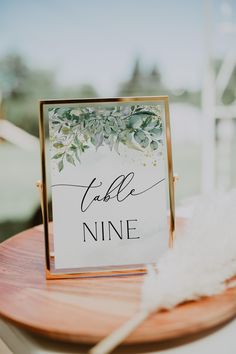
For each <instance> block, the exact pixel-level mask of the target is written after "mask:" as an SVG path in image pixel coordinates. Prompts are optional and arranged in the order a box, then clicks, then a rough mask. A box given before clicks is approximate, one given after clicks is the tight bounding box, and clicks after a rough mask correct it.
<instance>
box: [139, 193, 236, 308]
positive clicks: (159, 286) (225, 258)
mask: <svg viewBox="0 0 236 354" xmlns="http://www.w3.org/2000/svg"><path fill="white" fill-rule="evenodd" d="M156 267H157V269H158V273H157V274H156V273H155V272H154V271H151V272H150V271H149V272H148V275H147V276H146V278H145V280H144V284H143V288H142V301H141V307H142V308H143V309H146V310H148V311H150V312H153V311H156V310H159V309H171V308H172V307H174V306H176V305H178V304H179V303H181V302H184V301H187V300H197V299H198V298H200V297H203V296H212V295H215V294H218V293H220V292H222V291H224V290H225V288H226V284H225V281H226V280H227V279H230V278H231V277H233V276H234V275H236V191H233V192H231V193H229V194H226V195H217V196H214V197H210V198H209V197H208V198H206V199H204V200H202V201H201V202H200V203H199V205H198V207H197V208H196V210H195V212H194V215H193V217H192V219H191V220H190V221H189V223H188V225H187V227H186V229H185V232H184V233H183V234H182V235H179V236H178V237H177V238H176V241H175V243H174V247H173V248H172V249H169V250H168V251H167V252H166V253H165V254H164V255H163V257H162V258H161V259H160V260H159V262H158V263H157V266H156Z"/></svg>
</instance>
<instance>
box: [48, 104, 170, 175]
mask: <svg viewBox="0 0 236 354" xmlns="http://www.w3.org/2000/svg"><path fill="white" fill-rule="evenodd" d="M48 113H49V124H50V139H51V143H52V153H53V154H52V159H54V160H55V161H56V163H57V167H58V171H59V172H61V171H62V170H63V168H64V166H65V162H66V163H68V164H71V165H74V166H76V165H77V163H81V155H82V154H83V153H84V152H85V151H86V150H87V149H91V148H93V149H94V150H95V151H97V150H98V149H99V148H100V147H101V146H107V147H108V148H109V149H110V151H113V150H114V151H115V152H116V153H118V154H119V146H120V145H121V144H122V145H125V146H126V147H127V148H129V149H136V150H138V151H140V152H144V151H147V150H148V149H149V151H156V150H158V149H159V148H161V145H162V134H163V124H162V120H161V113H160V108H159V106H147V105H133V106H122V105H121V106H113V107H109V106H107V107H104V106H102V107H98V106H97V107H87V106H86V107H82V108H81V107H80V108H72V107H68V108H67V107H63V108H58V107H57V108H53V109H49V112H48Z"/></svg>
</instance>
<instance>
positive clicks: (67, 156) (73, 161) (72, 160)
mask: <svg viewBox="0 0 236 354" xmlns="http://www.w3.org/2000/svg"><path fill="white" fill-rule="evenodd" d="M66 161H67V162H69V163H71V164H72V165H74V166H76V165H75V160H74V158H73V157H72V156H71V155H70V154H66Z"/></svg>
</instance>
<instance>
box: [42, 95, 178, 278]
mask: <svg viewBox="0 0 236 354" xmlns="http://www.w3.org/2000/svg"><path fill="white" fill-rule="evenodd" d="M40 142H41V164H42V184H41V186H42V189H41V191H42V213H43V221H44V234H45V250H46V266H47V267H46V268H47V269H46V274H47V278H48V279H53V278H65V277H73V276H96V275H110V274H111V275H114V274H124V273H125V274H126V273H136V272H141V271H143V270H145V267H146V265H147V264H151V263H155V262H156V261H157V260H158V257H160V255H162V254H163V253H164V252H165V250H166V249H167V248H168V246H169V245H170V244H171V243H172V239H173V231H174V187H173V171H172V153H171V138H170V122H169V107H168V97H166V96H162V97H123V98H107V99H105V98H102V99H101V98H99V99H70V100H44V101H40ZM50 200H51V201H52V202H51V203H49V201H50ZM50 208H51V209H52V210H50ZM49 214H52V218H53V231H52V232H51V231H49Z"/></svg>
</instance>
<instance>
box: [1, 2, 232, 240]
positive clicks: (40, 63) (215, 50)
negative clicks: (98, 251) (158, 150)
mask: <svg viewBox="0 0 236 354" xmlns="http://www.w3.org/2000/svg"><path fill="white" fill-rule="evenodd" d="M235 47H236V1H235V0H231V1H230V0H228V1H226V0H211V1H210V0H194V1H188V0H178V1H175V0H166V1H160V0H146V1H141V0H140V1H139V0H120V1H110V0H99V1H96V0H90V1H82V0H67V1H65V0H64V1H63V0H50V1H47V0H40V1H36V0H28V1H27V0H21V1H17V0H0V240H1V241H2V240H4V239H6V238H7V237H10V236H11V235H13V234H15V233H17V232H19V231H21V230H23V229H25V228H27V227H30V226H32V225H34V224H35V223H39V222H40V211H39V196H38V192H37V190H36V187H35V182H36V181H37V180H38V179H40V155H39V142H38V120H37V119H38V117H37V116H38V103H37V102H38V99H43V98H45V99H48V98H82V97H98V96H99V97H106V96H107V97H109V96H134V95H168V96H169V98H170V111H171V128H172V139H173V158H174V170H175V171H176V172H177V173H178V175H179V176H180V180H179V182H178V186H177V205H178V206H180V207H181V205H184V204H186V203H187V201H188V200H189V199H191V198H193V197H194V196H197V195H200V194H204V193H209V192H212V191H215V190H223V191H224V190H228V189H231V188H233V187H235V186H236V158H235V156H236V123H235V122H236V48H235Z"/></svg>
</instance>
